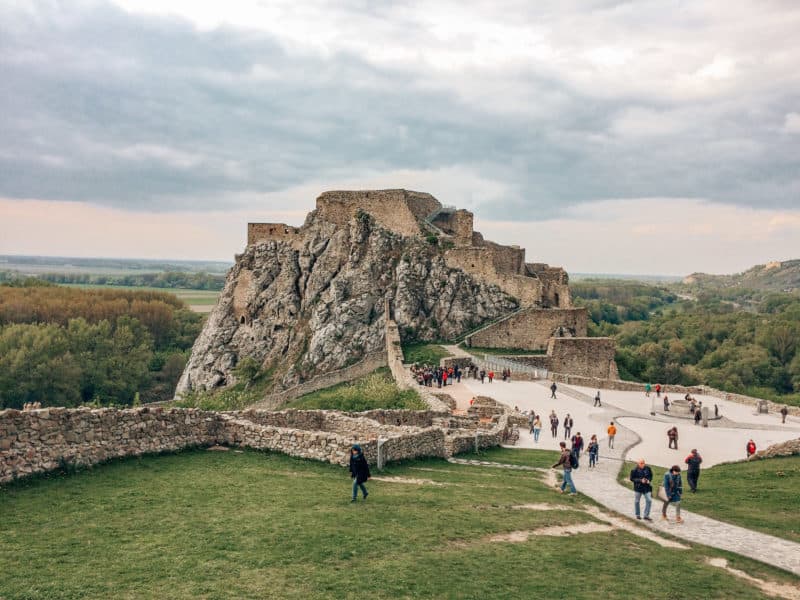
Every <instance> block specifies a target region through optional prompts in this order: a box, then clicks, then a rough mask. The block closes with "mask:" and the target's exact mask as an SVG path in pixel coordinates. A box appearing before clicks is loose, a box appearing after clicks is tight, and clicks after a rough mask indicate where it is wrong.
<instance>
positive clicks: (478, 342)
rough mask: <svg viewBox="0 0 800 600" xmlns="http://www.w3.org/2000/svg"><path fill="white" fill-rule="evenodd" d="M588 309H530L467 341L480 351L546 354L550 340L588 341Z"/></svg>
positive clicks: (485, 329)
mask: <svg viewBox="0 0 800 600" xmlns="http://www.w3.org/2000/svg"><path fill="white" fill-rule="evenodd" d="M587 327H588V311H587V310H586V309H585V308H568V309H553V308H545V309H543V308H527V309H525V310H522V311H520V312H518V313H516V314H515V315H512V316H511V317H510V318H508V319H505V320H503V321H500V322H498V323H495V324H493V325H490V326H489V327H486V328H484V329H481V330H479V331H477V332H475V333H473V334H472V335H470V336H468V337H467V344H468V345H470V346H475V347H478V348H520V349H523V350H545V349H547V345H548V343H549V341H550V338H551V337H565V336H567V337H586V331H587Z"/></svg>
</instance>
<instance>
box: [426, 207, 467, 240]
mask: <svg viewBox="0 0 800 600" xmlns="http://www.w3.org/2000/svg"><path fill="white" fill-rule="evenodd" d="M432 223H433V225H435V226H436V227H438V228H439V229H441V230H442V231H444V232H445V233H446V234H448V235H451V236H452V241H453V243H454V244H455V245H456V246H471V245H472V233H473V231H472V228H473V214H472V213H471V212H469V211H468V210H464V209H458V210H455V211H452V212H442V213H439V214H438V215H436V218H434V219H433V221H432Z"/></svg>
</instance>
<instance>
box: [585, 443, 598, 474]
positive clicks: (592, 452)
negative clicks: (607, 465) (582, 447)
mask: <svg viewBox="0 0 800 600" xmlns="http://www.w3.org/2000/svg"><path fill="white" fill-rule="evenodd" d="M586 451H587V452H588V453H589V468H590V469H593V468H594V467H596V466H597V455H598V454H599V453H600V444H598V443H597V436H596V435H593V436H592V438H591V439H590V440H589V445H588V446H587V447H586Z"/></svg>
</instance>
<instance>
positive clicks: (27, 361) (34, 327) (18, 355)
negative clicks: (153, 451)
mask: <svg viewBox="0 0 800 600" xmlns="http://www.w3.org/2000/svg"><path fill="white" fill-rule="evenodd" d="M201 327H202V316H201V315H198V314H196V313H193V312H192V311H190V310H189V309H188V308H187V307H186V306H185V305H184V304H183V303H182V302H181V301H180V300H179V299H177V298H176V297H175V296H173V295H172V294H168V293H164V292H150V291H142V292H133V291H127V290H108V289H103V290H95V289H89V290H82V289H75V288H66V287H57V286H50V285H42V284H41V282H36V283H35V284H33V285H27V286H8V285H0V408H21V407H22V405H23V404H24V403H25V402H37V401H38V402H41V403H42V405H43V406H78V405H80V404H87V403H88V404H94V405H101V406H104V405H132V404H134V403H136V402H151V401H157V400H165V399H168V398H171V397H172V393H173V391H174V389H175V385H176V384H177V380H178V378H179V377H180V374H181V372H182V371H183V367H184V365H185V363H186V360H187V354H188V352H189V350H190V349H191V346H192V344H193V343H194V340H195V338H196V337H197V335H198V334H199V332H200V329H201Z"/></svg>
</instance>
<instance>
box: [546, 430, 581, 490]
mask: <svg viewBox="0 0 800 600" xmlns="http://www.w3.org/2000/svg"><path fill="white" fill-rule="evenodd" d="M558 445H559V446H560V447H561V456H560V457H559V459H558V462H557V463H556V464H554V465H553V466H552V467H550V468H551V469H556V468H558V467H563V469H564V481H562V482H561V493H562V494H563V493H564V491H565V490H566V487H567V486H569V489H570V495H572V496H574V495H575V494H577V493H578V490H576V489H575V484H574V483H573V482H572V460H571V458H570V451H569V450H567V443H566V442H559V444H558Z"/></svg>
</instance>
